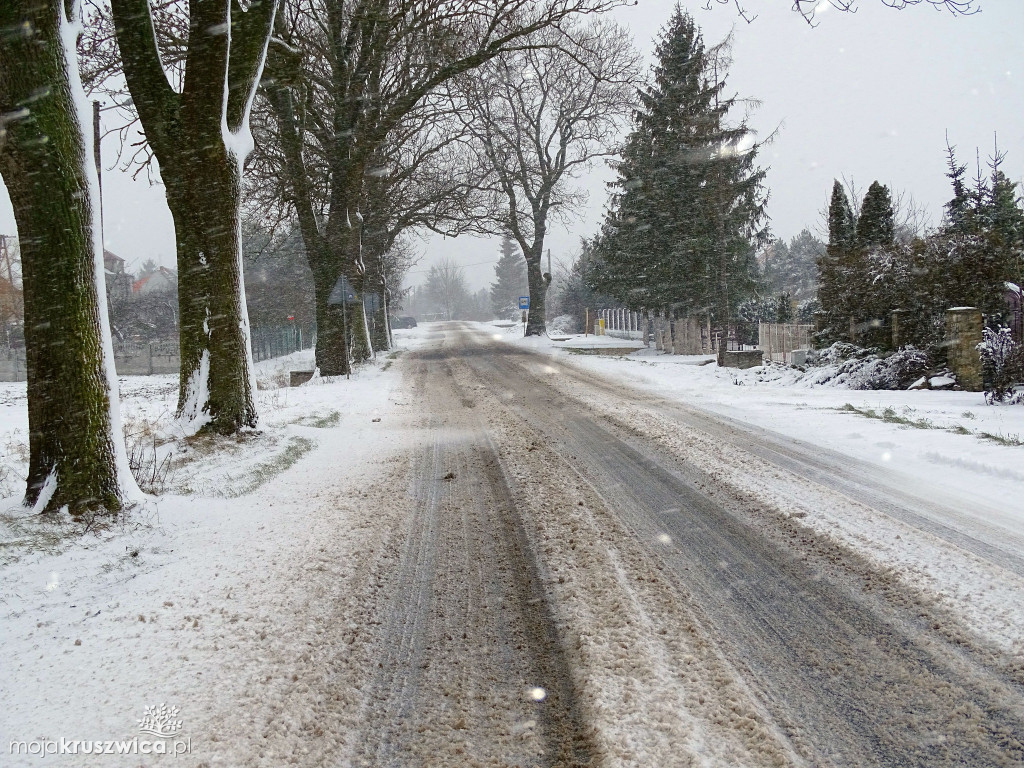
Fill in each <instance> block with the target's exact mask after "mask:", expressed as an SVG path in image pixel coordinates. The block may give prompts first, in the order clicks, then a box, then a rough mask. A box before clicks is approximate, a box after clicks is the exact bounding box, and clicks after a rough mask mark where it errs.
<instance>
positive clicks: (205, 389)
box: [163, 126, 257, 434]
mask: <svg viewBox="0 0 1024 768" xmlns="http://www.w3.org/2000/svg"><path fill="white" fill-rule="evenodd" d="M210 128H211V126H207V129H206V130H205V131H204V130H202V129H200V128H198V127H197V128H196V130H195V131H194V135H192V136H190V137H189V140H188V144H189V145H190V148H189V149H187V150H184V151H183V152H182V153H181V155H179V157H178V160H179V162H178V163H177V164H176V167H172V168H167V166H166V165H165V166H164V167H165V168H166V170H164V173H163V176H164V183H165V185H166V187H167V204H168V207H169V208H170V209H171V215H172V216H173V218H174V232H175V240H176V242H177V250H178V305H179V310H180V316H181V330H180V339H181V373H180V387H179V395H178V416H179V417H180V418H182V419H184V420H185V421H187V422H188V423H190V424H192V425H193V427H196V428H198V427H204V428H206V429H208V430H211V431H214V432H219V433H221V434H232V433H234V432H236V431H238V430H239V429H242V428H245V427H254V426H256V418H257V417H256V406H255V404H254V402H253V384H252V353H251V349H250V345H249V320H248V317H247V314H246V311H245V303H244V302H245V299H244V295H243V287H242V251H241V241H240V235H239V204H240V202H241V199H240V198H241V179H240V170H239V167H238V163H237V161H236V160H235V158H234V157H232V156H231V153H230V152H229V151H228V150H227V149H226V148H225V146H224V142H223V141H222V140H221V136H220V130H219V127H218V128H217V130H216V132H215V133H213V131H211V130H210ZM211 133H212V134H213V135H210V134H211ZM192 147H194V148H192ZM204 395H205V397H204Z"/></svg>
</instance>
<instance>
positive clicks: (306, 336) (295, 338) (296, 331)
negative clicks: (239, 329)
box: [252, 325, 316, 363]
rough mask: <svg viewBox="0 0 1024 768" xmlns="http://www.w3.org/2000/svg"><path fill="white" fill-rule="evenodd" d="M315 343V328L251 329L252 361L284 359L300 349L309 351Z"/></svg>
mask: <svg viewBox="0 0 1024 768" xmlns="http://www.w3.org/2000/svg"><path fill="white" fill-rule="evenodd" d="M315 343H316V328H315V327H314V328H303V327H302V326H298V325H296V326H282V327H277V328H264V327H260V328H253V329H252V359H253V360H254V361H255V362H257V363H258V362H259V361H260V360H269V359H270V358H272V357H284V356H285V355H290V354H291V353H292V352H298V351H299V350H300V349H310V348H311V347H312V346H313V345H314V344H315Z"/></svg>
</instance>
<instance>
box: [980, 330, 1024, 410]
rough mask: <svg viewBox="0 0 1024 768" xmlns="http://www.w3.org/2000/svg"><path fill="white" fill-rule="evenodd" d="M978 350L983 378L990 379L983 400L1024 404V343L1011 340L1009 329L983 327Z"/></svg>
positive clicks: (987, 380)
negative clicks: (982, 368)
mask: <svg viewBox="0 0 1024 768" xmlns="http://www.w3.org/2000/svg"><path fill="white" fill-rule="evenodd" d="M978 351H980V352H981V362H982V365H984V367H985V380H986V382H991V384H990V385H989V386H988V387H987V388H986V390H985V399H986V400H987V401H988V402H989V403H1010V404H1013V403H1024V345H1021V344H1018V343H1017V342H1015V341H1014V340H1013V335H1012V333H1011V331H1010V329H1009V328H1000V329H999V330H998V331H994V330H992V329H991V328H986V329H985V330H984V331H983V337H982V342H981V344H979V345H978Z"/></svg>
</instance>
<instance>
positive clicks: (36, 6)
mask: <svg viewBox="0 0 1024 768" xmlns="http://www.w3.org/2000/svg"><path fill="white" fill-rule="evenodd" d="M80 20H81V7H80V5H79V4H78V3H74V2H65V0H46V1H45V2H40V0H4V2H3V3H0V30H2V32H0V174H2V175H3V179H4V184H5V185H6V186H7V190H8V191H9V192H10V196H11V203H12V205H13V207H14V218H15V221H16V222H17V225H18V236H19V239H20V243H21V258H22V268H23V275H22V280H23V287H24V311H25V346H26V353H27V363H28V366H27V367H28V423H29V469H28V482H27V488H26V492H25V503H26V504H35V505H36V506H37V507H38V508H40V509H41V510H42V511H47V512H49V511H54V510H58V509H60V508H62V507H64V506H67V507H68V509H69V511H70V512H71V514H73V515H79V514H81V513H83V512H86V511H91V510H100V509H104V510H108V511H114V510H118V509H120V508H121V505H122V503H123V502H124V501H125V495H126V493H130V490H131V488H132V486H133V485H134V481H133V480H132V478H131V475H130V473H129V472H128V471H127V466H128V462H127V457H126V455H125V449H124V442H123V440H122V438H121V436H120V435H119V434H117V433H118V431H119V428H118V413H117V411H118V398H117V381H116V378H115V376H114V369H113V366H114V361H113V352H112V350H111V345H110V333H109V330H108V329H107V327H106V313H105V311H104V296H105V291H104V284H103V276H102V275H103V271H102V270H103V256H102V250H101V244H100V238H99V228H98V211H97V210H96V209H95V208H94V207H93V199H94V194H95V185H96V177H95V175H94V174H95V171H93V170H92V164H91V162H90V161H89V159H88V158H89V152H90V150H91V146H90V142H89V140H88V137H87V136H86V135H84V134H83V131H82V128H83V124H86V121H87V120H88V116H87V115H86V114H82V111H81V110H82V108H83V105H84V103H85V95H84V93H83V92H82V86H81V81H80V79H79V74H78V65H77V61H76V55H75V50H74V40H76V39H77V37H78V33H79V32H80V31H81V21H80ZM69 42H70V44H69Z"/></svg>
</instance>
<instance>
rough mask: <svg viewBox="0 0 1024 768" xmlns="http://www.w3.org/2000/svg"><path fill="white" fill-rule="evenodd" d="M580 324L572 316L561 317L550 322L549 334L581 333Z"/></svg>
mask: <svg viewBox="0 0 1024 768" xmlns="http://www.w3.org/2000/svg"><path fill="white" fill-rule="evenodd" d="M579 332H580V329H579V322H578V321H577V319H576V318H575V317H573V316H572V315H559V316H558V317H556V318H555V319H554V320H549V321H548V333H579Z"/></svg>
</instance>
